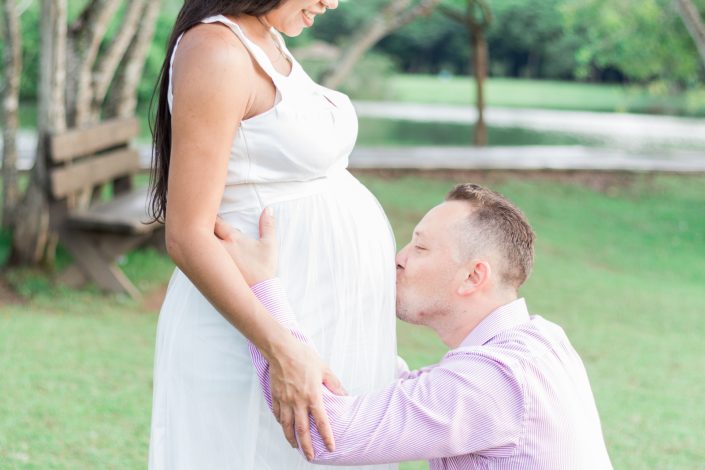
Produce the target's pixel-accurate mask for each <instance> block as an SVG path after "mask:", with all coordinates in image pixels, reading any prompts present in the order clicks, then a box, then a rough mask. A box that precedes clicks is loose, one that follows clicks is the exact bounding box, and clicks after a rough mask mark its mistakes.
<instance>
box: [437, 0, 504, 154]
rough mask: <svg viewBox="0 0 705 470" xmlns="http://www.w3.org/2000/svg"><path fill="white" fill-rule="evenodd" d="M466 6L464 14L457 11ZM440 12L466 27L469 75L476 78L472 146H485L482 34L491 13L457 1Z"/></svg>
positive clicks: (472, 0) (480, 3) (474, 1)
mask: <svg viewBox="0 0 705 470" xmlns="http://www.w3.org/2000/svg"><path fill="white" fill-rule="evenodd" d="M461 1H462V2H464V3H465V11H463V10H461V9H460V8H459V7H458V4H459V3H460V2H461ZM439 8H440V11H441V12H442V13H443V14H445V15H446V16H448V17H449V18H452V19H453V20H455V21H457V22H459V23H461V24H462V25H464V26H465V28H466V29H467V31H468V34H469V35H470V43H471V45H472V58H471V60H472V71H473V75H474V76H475V95H476V97H475V104H476V106H477V122H476V123H475V132H474V137H473V140H474V143H475V145H478V146H483V145H487V125H486V124H485V80H486V78H487V68H488V61H489V58H488V51H487V40H486V38H485V34H486V31H487V28H488V27H489V26H490V24H491V23H492V11H491V10H490V7H489V5H488V4H487V2H486V1H485V0H456V1H453V2H450V1H449V3H446V4H441V6H440V7H439Z"/></svg>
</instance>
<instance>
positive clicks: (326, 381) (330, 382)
mask: <svg viewBox="0 0 705 470" xmlns="http://www.w3.org/2000/svg"><path fill="white" fill-rule="evenodd" d="M323 385H325V386H326V388H328V390H330V391H331V392H333V393H335V394H336V395H338V396H345V395H347V394H348V392H346V391H345V389H344V388H343V384H342V383H340V380H338V377H336V376H335V375H333V372H331V371H328V372H326V374H325V375H324V376H323Z"/></svg>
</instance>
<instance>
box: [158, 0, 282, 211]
mask: <svg viewBox="0 0 705 470" xmlns="http://www.w3.org/2000/svg"><path fill="white" fill-rule="evenodd" d="M152 1H155V0H152ZM281 2H282V0H185V1H184V5H183V6H182V7H181V11H179V15H178V16H177V17H176V23H174V29H173V30H172V31H171V36H170V37H169V42H168V47H167V53H166V57H165V58H164V63H163V64H162V68H161V71H160V72H159V78H158V79H157V83H156V86H155V87H154V93H152V99H151V100H150V103H149V115H150V122H149V128H150V130H151V131H152V172H151V174H150V178H149V195H150V202H149V205H148V208H147V210H148V213H149V216H150V217H151V218H152V221H156V222H161V223H164V222H165V219H166V195H167V183H168V178H169V160H170V156H171V112H170V111H169V103H168V101H167V94H168V92H169V66H170V63H171V55H172V53H173V51H174V47H175V46H176V40H177V39H178V38H179V36H181V34H183V33H185V32H186V31H188V30H189V29H191V28H192V27H194V26H196V25H197V24H199V23H200V22H201V20H202V19H204V18H207V17H209V16H213V15H220V14H222V15H231V16H237V15H242V14H245V15H252V16H260V15H264V14H266V13H268V12H269V11H271V10H273V9H274V8H276V7H277V6H279V4H280V3H281ZM155 98H157V103H156V105H157V111H156V113H153V112H152V111H153V109H154V104H155Z"/></svg>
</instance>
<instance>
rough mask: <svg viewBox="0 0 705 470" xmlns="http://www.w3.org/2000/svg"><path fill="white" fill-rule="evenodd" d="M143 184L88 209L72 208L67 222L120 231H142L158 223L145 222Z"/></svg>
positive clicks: (112, 231) (147, 218)
mask: <svg viewBox="0 0 705 470" xmlns="http://www.w3.org/2000/svg"><path fill="white" fill-rule="evenodd" d="M147 191H148V190H147V188H146V187H143V188H138V189H135V190H134V191H131V192H129V193H126V194H124V195H120V196H117V197H116V198H114V199H112V200H110V201H108V202H105V203H101V204H96V205H94V206H91V207H89V208H88V209H85V210H82V211H79V212H75V213H73V214H71V215H69V217H68V220H67V221H68V223H69V226H70V227H72V228H80V229H84V230H94V231H101V232H111V233H121V234H145V233H150V232H153V231H154V230H157V229H159V228H160V227H161V224H159V223H156V222H154V223H150V224H146V223H145V222H147V221H148V220H149V216H148V215H147V210H146V205H147V200H148V193H147Z"/></svg>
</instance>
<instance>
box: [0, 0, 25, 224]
mask: <svg viewBox="0 0 705 470" xmlns="http://www.w3.org/2000/svg"><path fill="white" fill-rule="evenodd" d="M0 7H1V8H2V25H0V29H1V30H2V37H3V43H4V48H3V49H4V50H3V52H4V53H3V83H2V85H1V86H0V87H1V88H2V110H0V113H1V115H2V119H1V120H0V123H2V130H3V153H2V159H0V162H2V200H3V207H2V227H3V228H10V227H11V226H12V224H13V221H14V210H15V208H16V206H17V202H18V200H19V189H18V187H17V128H18V120H17V109H18V106H19V98H20V77H21V74H22V35H21V33H20V20H19V16H20V12H19V10H18V8H17V4H16V3H15V1H14V0H1V1H0Z"/></svg>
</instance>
